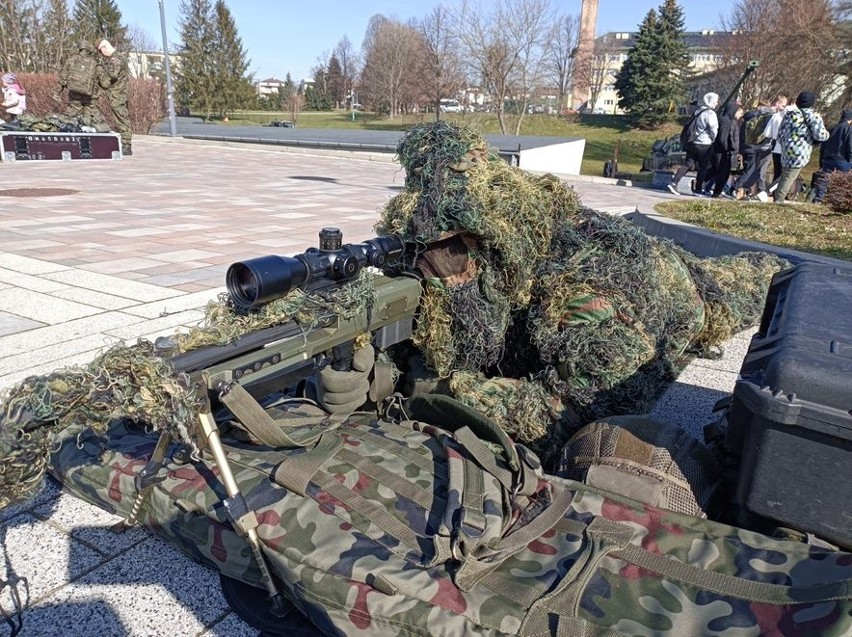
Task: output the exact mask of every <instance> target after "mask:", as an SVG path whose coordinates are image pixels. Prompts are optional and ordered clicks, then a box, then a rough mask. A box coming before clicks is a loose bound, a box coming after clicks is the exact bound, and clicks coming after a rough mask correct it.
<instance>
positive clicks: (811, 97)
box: [774, 91, 828, 203]
mask: <svg viewBox="0 0 852 637" xmlns="http://www.w3.org/2000/svg"><path fill="white" fill-rule="evenodd" d="M815 105H816V95H815V94H814V93H813V92H811V91H802V92H801V93H799V95H798V97H796V107H795V108H794V109H793V110H790V111H787V113H786V114H785V115H784V119H783V120H782V121H781V126H780V127H779V129H778V140H779V141H780V142H781V179H780V181H779V182H778V188H777V189H776V190H775V194H774V199H775V203H783V202H784V200H785V199H786V198H787V194H788V193H789V192H790V189H791V188H792V187H793V183H794V182H795V181H796V178H797V177H798V176H799V173H801V172H802V168H804V167H805V166H807V165H808V162H809V161H810V160H811V152H812V151H813V147H814V144H818V143H820V142H824V141H826V140H827V139H828V131H827V130H826V129H825V124H823V121H822V117H820V115H819V113H817V112H816V111H815V110H814V106H815Z"/></svg>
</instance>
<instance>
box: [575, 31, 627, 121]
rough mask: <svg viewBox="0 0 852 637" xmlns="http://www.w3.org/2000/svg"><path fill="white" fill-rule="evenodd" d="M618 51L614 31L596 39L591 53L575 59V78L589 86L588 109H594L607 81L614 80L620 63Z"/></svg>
mask: <svg viewBox="0 0 852 637" xmlns="http://www.w3.org/2000/svg"><path fill="white" fill-rule="evenodd" d="M615 51H616V41H615V38H614V37H613V34H612V33H608V34H606V35H604V36H601V37H599V38H597V39H596V40H595V45H594V49H593V50H592V51H591V54H590V55H581V56H579V57H578V59H576V60H575V61H574V79H575V81H577V82H579V83H581V84H582V85H583V86H585V87H587V88H588V91H589V101H588V104H587V106H588V109H589V110H590V111H592V110H594V108H595V105H596V104H597V101H598V96H599V95H600V94H601V91H602V90H603V88H604V86H605V85H606V84H607V82H612V81H614V77H615V74H616V73H617V72H618V68H619V65H618V64H617V63H615V60H614V59H613V56H614V55H615Z"/></svg>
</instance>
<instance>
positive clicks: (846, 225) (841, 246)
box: [655, 199, 852, 261]
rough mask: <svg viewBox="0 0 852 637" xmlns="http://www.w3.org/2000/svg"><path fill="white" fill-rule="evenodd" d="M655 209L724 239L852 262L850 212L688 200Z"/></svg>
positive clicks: (736, 202)
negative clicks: (724, 235)
mask: <svg viewBox="0 0 852 637" xmlns="http://www.w3.org/2000/svg"><path fill="white" fill-rule="evenodd" d="M655 209H656V211H657V212H659V213H660V214H662V215H665V216H666V217H671V218H672V219H678V220H680V221H684V222H686V223H691V224H693V225H696V226H701V227H704V228H708V229H710V230H715V231H716V232H721V233H724V234H727V235H732V236H735V237H741V238H743V239H750V240H753V241H761V242H763V243H768V244H771V245H775V246H781V247H784V248H792V249H795V250H801V251H802V252H811V253H814V254H822V255H825V256H829V257H834V258H836V259H845V260H847V261H852V214H839V213H836V212H832V211H831V210H829V209H828V208H826V207H825V206H821V205H816V204H793V205H783V206H780V205H776V204H773V203H765V204H762V203H747V202H742V201H715V200H714V201H711V200H706V199H690V200H688V201H671V202H666V203H661V204H657V206H656V208H655Z"/></svg>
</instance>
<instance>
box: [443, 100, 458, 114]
mask: <svg viewBox="0 0 852 637" xmlns="http://www.w3.org/2000/svg"><path fill="white" fill-rule="evenodd" d="M438 107H439V108H440V109H441V112H442V113H461V112H463V111H464V109H463V108H462V105H461V104H460V103H459V101H458V100H450V99H445V100H441V101H440V102H439V103H438Z"/></svg>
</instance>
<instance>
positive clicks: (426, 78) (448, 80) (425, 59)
mask: <svg viewBox="0 0 852 637" xmlns="http://www.w3.org/2000/svg"><path fill="white" fill-rule="evenodd" d="M418 31H419V33H420V35H421V37H422V51H423V54H422V58H421V59H422V66H421V74H420V80H421V83H420V86H421V88H422V91H423V93H424V95H425V96H426V99H427V100H428V101H429V102H431V103H432V105H433V106H434V108H435V119H436V120H439V119H441V109H440V102H441V99H442V98H445V97H450V96H452V95H454V94H455V93H457V92H458V91H459V90H461V89H462V88H464V86H463V84H464V76H463V75H462V71H461V59H460V57H459V45H458V42H457V39H456V37H455V33H454V31H453V29H452V25H451V15H450V13H449V12H448V11H447V9H446V8H444V7H443V6H441V5H438V6H437V7H435V8H434V9H432V11H430V12H429V13H428V14H426V17H425V18H423V19H422V20H421V21H420V23H419V24H418Z"/></svg>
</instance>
